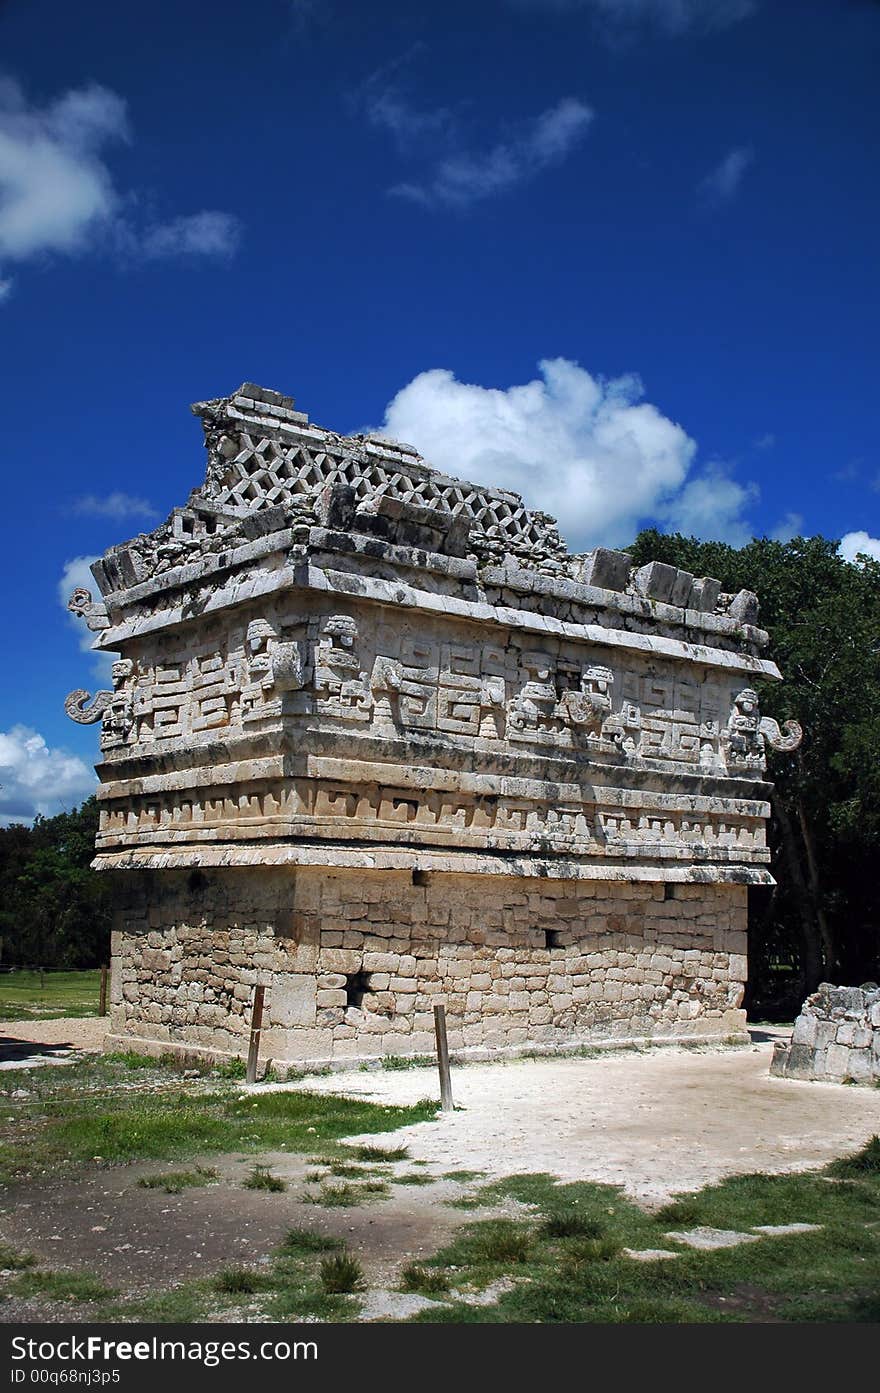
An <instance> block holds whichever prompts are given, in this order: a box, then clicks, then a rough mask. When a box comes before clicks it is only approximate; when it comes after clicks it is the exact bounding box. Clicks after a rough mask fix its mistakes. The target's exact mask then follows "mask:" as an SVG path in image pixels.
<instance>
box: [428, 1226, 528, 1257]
mask: <svg viewBox="0 0 880 1393" xmlns="http://www.w3.org/2000/svg"><path fill="white" fill-rule="evenodd" d="M531 1244H532V1239H531V1232H530V1230H529V1229H528V1228H527V1227H526V1226H525V1225H524V1224H520V1223H517V1222H516V1221H515V1220H513V1219H481V1220H479V1221H478V1222H477V1223H475V1224H468V1225H467V1226H466V1228H465V1229H464V1230H463V1232H462V1233H460V1234H459V1235H458V1237H457V1238H456V1239H455V1240H454V1241H453V1243H452V1244H451V1246H450V1247H449V1248H446V1249H444V1251H443V1253H442V1254H440V1255H439V1256H440V1257H441V1258H442V1260H443V1265H444V1266H446V1267H449V1266H455V1267H475V1266H480V1265H483V1264H493V1265H498V1264H502V1265H507V1264H509V1263H521V1262H525V1261H526V1259H527V1257H528V1256H529V1252H530V1249H531Z"/></svg>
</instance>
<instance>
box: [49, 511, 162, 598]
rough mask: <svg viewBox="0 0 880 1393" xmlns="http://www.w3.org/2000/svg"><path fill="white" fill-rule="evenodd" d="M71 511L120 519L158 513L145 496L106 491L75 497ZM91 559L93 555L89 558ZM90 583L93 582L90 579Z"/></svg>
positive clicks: (83, 515) (95, 516) (84, 515)
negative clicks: (100, 494) (101, 493)
mask: <svg viewBox="0 0 880 1393" xmlns="http://www.w3.org/2000/svg"><path fill="white" fill-rule="evenodd" d="M71 512H73V513H78V514H79V515H80V516H82V517H93V518H113V519H114V520H116V521H121V520H122V519H124V518H155V517H158V516H159V514H158V512H157V510H156V509H155V508H154V507H153V505H152V503H150V502H148V500H147V499H146V498H137V497H135V496H134V495H132V494H130V493H120V492H114V493H108V494H104V495H103V496H100V497H99V496H98V495H97V494H94V493H87V494H86V495H85V496H84V497H83V498H77V499H75V501H74V502H73V503H72V504H71ZM91 559H92V560H93V561H94V560H95V558H94V557H92V558H91ZM91 583H92V585H94V584H95V582H94V580H92V582H91Z"/></svg>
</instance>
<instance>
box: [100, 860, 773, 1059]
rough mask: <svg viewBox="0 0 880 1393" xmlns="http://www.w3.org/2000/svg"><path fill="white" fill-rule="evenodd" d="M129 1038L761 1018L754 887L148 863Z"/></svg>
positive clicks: (326, 1041) (396, 1046)
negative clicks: (751, 922)
mask: <svg viewBox="0 0 880 1393" xmlns="http://www.w3.org/2000/svg"><path fill="white" fill-rule="evenodd" d="M119 890H120V895H121V896H122V897H123V898H122V901H121V904H120V908H119V911H118V915H117V927H116V932H115V934H114V940H113V977H112V997H111V1001H112V1036H113V1040H114V1043H116V1044H119V1043H125V1044H128V1045H131V1044H132V1043H133V1042H139V1044H141V1045H144V1046H149V1047H151V1048H168V1049H177V1050H186V1049H189V1050H193V1051H204V1052H209V1053H220V1054H229V1053H235V1054H241V1053H243V1052H244V1050H245V1048H246V1044H247V1036H248V1029H249V1024H250V1007H251V1002H252V999H253V989H254V986H255V985H256V984H257V983H258V982H260V983H263V984H264V986H265V988H266V1005H265V1016H264V1035H263V1057H265V1058H271V1059H273V1060H274V1061H276V1062H278V1063H282V1064H283V1063H284V1062H292V1061H297V1060H310V1061H318V1060H320V1061H331V1062H335V1061H341V1060H358V1059H366V1058H376V1057H381V1056H383V1055H386V1054H420V1053H424V1052H428V1051H430V1050H432V1049H433V1007H434V1006H435V1005H437V1004H439V1003H443V1004H444V1005H445V1006H446V1010H447V1018H448V1027H449V1037H450V1045H451V1047H452V1048H453V1049H454V1050H457V1051H465V1052H469V1053H472V1054H476V1055H479V1054H481V1053H483V1052H487V1051H488V1052H496V1051H502V1050H511V1049H513V1050H522V1049H528V1048H534V1047H548V1048H554V1047H566V1046H571V1045H576V1044H578V1043H584V1044H587V1043H591V1042H609V1043H615V1042H616V1043H624V1042H626V1041H628V1040H646V1039H654V1040H675V1039H686V1040H692V1039H701V1038H707V1039H711V1038H714V1039H730V1038H731V1037H735V1036H740V1037H741V1036H742V1034H743V1031H744V1027H745V1014H744V1012H743V1011H742V1010H741V1009H739V1008H740V1002H741V999H742V994H743V986H744V981H745V977H746V956H745V955H746V893H747V892H746V889H745V887H744V886H737V885H699V884H684V883H680V884H671V883H665V884H663V883H651V882H625V881H621V882H616V881H607V880H582V881H571V880H566V881H563V880H550V879H543V878H537V877H535V878H520V877H514V876H506V875H495V876H492V875H480V876H478V875H457V874H441V873H436V874H435V873H426V872H418V871H417V872H415V873H414V874H413V873H410V872H390V871H381V872H376V871H373V872H371V871H369V870H361V869H359V870H357V871H353V870H345V871H343V870H338V869H337V870H330V869H322V868H309V869H307V870H305V869H297V870H295V871H294V870H282V869H276V870H271V869H253V870H250V869H246V868H234V869H229V870H212V871H208V872H202V871H196V872H190V873H187V872H185V871H167V872H140V873H137V872H128V873H127V874H125V875H123V876H122V877H121V878H120V882H119Z"/></svg>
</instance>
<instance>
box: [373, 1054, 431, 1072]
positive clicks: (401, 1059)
mask: <svg viewBox="0 0 880 1393" xmlns="http://www.w3.org/2000/svg"><path fill="white" fill-rule="evenodd" d="M436 1062H437V1061H436V1060H435V1059H434V1058H433V1056H432V1055H430V1054H386V1055H385V1056H384V1058H383V1059H382V1062H381V1068H383V1069H390V1070H392V1071H393V1070H396V1069H425V1068H427V1067H429V1066H431V1065H434V1064H436Z"/></svg>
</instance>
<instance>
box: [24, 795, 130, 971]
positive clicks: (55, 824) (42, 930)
mask: <svg viewBox="0 0 880 1393" xmlns="http://www.w3.org/2000/svg"><path fill="white" fill-rule="evenodd" d="M97 828H98V806H97V802H96V800H95V799H94V798H89V799H88V800H87V801H86V802H85V803H83V805H82V807H81V808H77V809H75V810H74V811H73V812H66V813H58V815H57V816H56V817H48V818H47V817H39V816H38V817H37V818H35V820H34V825H33V826H32V827H26V826H22V825H20V824H15V825H13V826H11V827H2V828H0V941H2V950H0V951H2V962H3V964H4V966H9V965H15V966H32V967H67V968H71V967H96V966H98V965H99V964H100V963H101V962H106V961H107V955H108V950H109V939H110V904H109V888H108V885H107V883H106V882H107V879H108V877H106V876H101V875H99V874H98V873H97V872H96V871H93V870H92V869H91V867H90V862H91V860H92V858H93V856H94V854H95V833H96V832H97Z"/></svg>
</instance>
